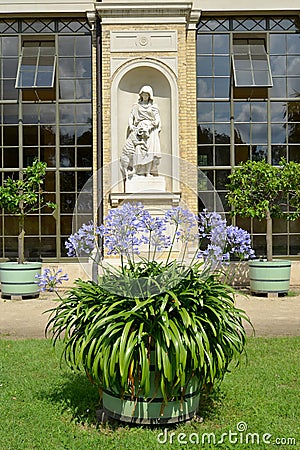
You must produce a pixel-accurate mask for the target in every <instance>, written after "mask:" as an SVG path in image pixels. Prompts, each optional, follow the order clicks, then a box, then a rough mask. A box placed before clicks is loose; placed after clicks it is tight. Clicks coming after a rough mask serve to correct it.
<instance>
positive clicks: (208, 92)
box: [197, 78, 212, 98]
mask: <svg viewBox="0 0 300 450" xmlns="http://www.w3.org/2000/svg"><path fill="white" fill-rule="evenodd" d="M197 92H198V97H200V98H201V97H202V98H207V97H212V79H211V78H197Z"/></svg>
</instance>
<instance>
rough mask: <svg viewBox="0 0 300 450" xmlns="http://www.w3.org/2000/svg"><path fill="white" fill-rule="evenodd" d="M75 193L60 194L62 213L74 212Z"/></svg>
mask: <svg viewBox="0 0 300 450" xmlns="http://www.w3.org/2000/svg"><path fill="white" fill-rule="evenodd" d="M75 201H76V200H75V194H70V193H68V194H61V195H60V210H61V212H62V213H73V211H74V208H75Z"/></svg>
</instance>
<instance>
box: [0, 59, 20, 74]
mask: <svg viewBox="0 0 300 450" xmlns="http://www.w3.org/2000/svg"><path fill="white" fill-rule="evenodd" d="M17 70H18V60H17V59H12V58H10V59H8V58H6V59H3V78H16V75H17Z"/></svg>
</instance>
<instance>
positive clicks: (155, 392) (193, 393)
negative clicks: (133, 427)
mask: <svg viewBox="0 0 300 450" xmlns="http://www.w3.org/2000/svg"><path fill="white" fill-rule="evenodd" d="M154 377H155V375H154V372H153V376H152V390H151V395H150V396H149V398H147V399H145V398H144V397H138V398H137V399H135V398H134V399H131V398H130V396H123V397H122V398H120V397H119V396H117V395H116V394H113V393H112V392H109V391H106V390H105V391H103V408H104V410H105V412H106V414H107V415H108V417H110V418H111V419H116V420H120V421H121V422H126V423H132V424H133V423H134V424H139V425H162V424H166V425H167V424H176V423H181V422H185V421H187V420H189V419H192V418H193V417H194V416H195V414H196V412H197V409H198V407H199V400H200V394H199V389H198V383H197V380H196V379H193V380H192V381H191V382H190V383H189V385H188V388H187V390H186V393H185V396H184V398H183V399H182V400H181V399H180V398H179V399H177V398H174V399H173V400H170V401H168V403H166V404H164V402H163V398H162V396H161V392H160V389H155V388H154Z"/></svg>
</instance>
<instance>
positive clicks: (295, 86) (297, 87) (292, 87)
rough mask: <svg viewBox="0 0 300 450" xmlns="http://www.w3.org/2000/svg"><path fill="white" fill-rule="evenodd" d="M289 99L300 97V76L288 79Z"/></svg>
mask: <svg viewBox="0 0 300 450" xmlns="http://www.w3.org/2000/svg"><path fill="white" fill-rule="evenodd" d="M287 90H288V97H291V98H296V97H299V93H300V76H299V77H293V78H288V79H287Z"/></svg>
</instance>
